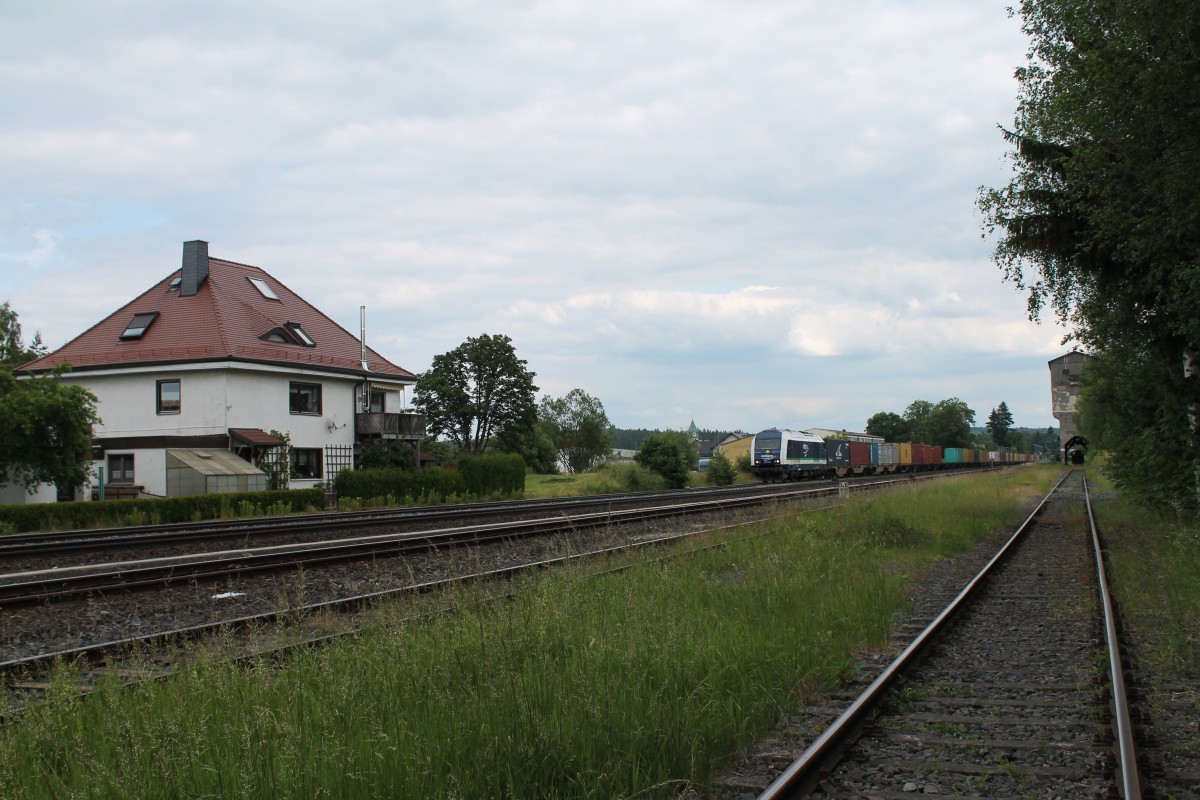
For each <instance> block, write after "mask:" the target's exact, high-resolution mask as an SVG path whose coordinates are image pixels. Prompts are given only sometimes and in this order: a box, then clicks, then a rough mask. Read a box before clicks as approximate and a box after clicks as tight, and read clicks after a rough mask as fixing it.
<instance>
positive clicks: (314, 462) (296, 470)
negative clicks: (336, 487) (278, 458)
mask: <svg viewBox="0 0 1200 800" xmlns="http://www.w3.org/2000/svg"><path fill="white" fill-rule="evenodd" d="M289 459H290V461H291V468H292V475H293V476H294V477H296V478H309V479H315V480H320V479H321V450H320V448H312V449H306V448H302V447H293V448H292V449H291V450H290V452H289Z"/></svg>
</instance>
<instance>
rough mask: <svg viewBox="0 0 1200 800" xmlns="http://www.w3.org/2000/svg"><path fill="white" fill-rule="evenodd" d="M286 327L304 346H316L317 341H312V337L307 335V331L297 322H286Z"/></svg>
mask: <svg viewBox="0 0 1200 800" xmlns="http://www.w3.org/2000/svg"><path fill="white" fill-rule="evenodd" d="M287 327H288V330H290V331H291V332H292V333H293V334H295V336H296V338H297V339H299V340H300V344H302V345H304V346H305V347H316V346H317V343H316V342H314V341H313V338H312V337H311V336H309V335H308V332H307V331H306V330H304V328H301V327H300V323H299V322H289V323H287Z"/></svg>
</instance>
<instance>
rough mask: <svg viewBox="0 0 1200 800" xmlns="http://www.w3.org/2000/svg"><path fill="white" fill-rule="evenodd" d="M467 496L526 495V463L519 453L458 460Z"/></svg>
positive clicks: (468, 457)
mask: <svg viewBox="0 0 1200 800" xmlns="http://www.w3.org/2000/svg"><path fill="white" fill-rule="evenodd" d="M458 471H459V472H460V473H462V477H463V483H465V484H466V487H467V492H468V493H469V494H473V495H475V496H476V497H489V496H491V495H493V494H501V495H515V494H520V493H521V492H524V491H525V459H523V458H521V456H519V455H517V454H516V453H495V454H490V455H482V456H463V457H462V458H460V459H459V460H458Z"/></svg>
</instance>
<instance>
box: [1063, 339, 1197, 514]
mask: <svg viewBox="0 0 1200 800" xmlns="http://www.w3.org/2000/svg"><path fill="white" fill-rule="evenodd" d="M1184 380H1185V378H1184V377H1183V375H1181V374H1180V372H1179V370H1178V369H1177V368H1176V364H1175V363H1174V362H1173V360H1167V359H1163V358H1161V357H1156V356H1155V354H1153V353H1151V352H1147V351H1145V350H1141V351H1138V350H1137V349H1135V348H1127V349H1124V350H1115V349H1114V350H1106V351H1104V352H1103V353H1100V354H1098V355H1096V356H1095V357H1093V358H1092V359H1091V360H1090V361H1089V362H1088V368H1087V370H1086V371H1085V372H1084V373H1083V389H1082V391H1081V392H1080V397H1079V423H1080V427H1081V430H1084V431H1086V432H1087V437H1088V448H1089V450H1097V449H1099V450H1103V451H1105V452H1106V453H1108V455H1109V459H1108V465H1107V466H1106V468H1105V471H1106V472H1107V473H1108V474H1109V475H1110V476H1111V477H1112V479H1113V481H1114V483H1116V484H1117V485H1118V486H1119V487H1121V491H1122V492H1123V493H1124V494H1125V495H1126V496H1128V497H1130V498H1131V499H1133V500H1135V501H1137V502H1140V503H1142V504H1145V505H1150V506H1167V507H1173V508H1176V509H1179V510H1183V509H1187V508H1194V507H1195V497H1194V495H1193V494H1192V491H1191V483H1192V481H1191V456H1192V453H1191V448H1190V445H1189V437H1188V435H1187V421H1186V419H1185V417H1186V413H1187V410H1186V409H1185V408H1184V407H1182V406H1180V405H1179V404H1178V403H1173V402H1170V399H1171V398H1172V397H1175V396H1177V393H1178V392H1179V391H1180V384H1181V383H1183V382H1184ZM1056 444H1057V439H1056Z"/></svg>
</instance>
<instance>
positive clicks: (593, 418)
mask: <svg viewBox="0 0 1200 800" xmlns="http://www.w3.org/2000/svg"><path fill="white" fill-rule="evenodd" d="M538 420H539V422H542V423H545V424H546V426H547V429H548V431H549V434H550V440H551V441H552V442H553V443H554V448H555V450H556V451H557V452H558V460H559V462H560V463H562V464H563V465H565V466H566V468H567V471H568V472H572V473H580V472H586V471H587V470H589V469H591V468H592V467H594V466H596V464H598V463H599V462H601V461H603V460H604V459H605V458H607V457H608V455H609V453H610V452H612V425H611V423H609V421H608V415H607V414H605V413H604V404H603V403H601V402H600V400H599V399H597V398H595V397H593V396H591V395H590V394H588V393H587V392H585V391H583V390H582V389H572V390H571V391H569V392H567V394H566V395H565V396H564V397H560V398H554V397H546V398H543V400H542V402H541V404H540V405H539V406H538Z"/></svg>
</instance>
